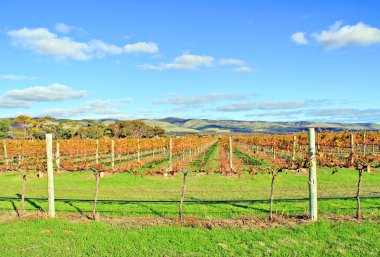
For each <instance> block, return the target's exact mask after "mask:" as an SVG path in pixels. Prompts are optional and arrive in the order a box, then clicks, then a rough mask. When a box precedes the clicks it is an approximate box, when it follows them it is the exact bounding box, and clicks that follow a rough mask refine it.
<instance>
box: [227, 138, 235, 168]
mask: <svg viewBox="0 0 380 257" xmlns="http://www.w3.org/2000/svg"><path fill="white" fill-rule="evenodd" d="M228 141H229V148H230V149H229V150H230V153H229V155H228V157H229V160H228V161H229V166H230V171H233V169H234V167H233V164H232V158H233V155H232V137H231V136H230V138H229V140H228Z"/></svg>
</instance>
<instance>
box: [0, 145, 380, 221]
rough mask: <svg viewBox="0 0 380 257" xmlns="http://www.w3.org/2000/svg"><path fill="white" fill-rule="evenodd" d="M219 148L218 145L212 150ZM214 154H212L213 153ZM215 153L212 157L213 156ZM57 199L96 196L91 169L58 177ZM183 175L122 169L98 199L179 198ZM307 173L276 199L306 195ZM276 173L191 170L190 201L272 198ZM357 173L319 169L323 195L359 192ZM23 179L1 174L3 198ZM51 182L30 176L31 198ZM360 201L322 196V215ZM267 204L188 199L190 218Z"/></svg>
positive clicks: (288, 180) (374, 180) (372, 189)
mask: <svg viewBox="0 0 380 257" xmlns="http://www.w3.org/2000/svg"><path fill="white" fill-rule="evenodd" d="M215 151H217V148H215V149H214V150H213V152H215ZM211 154H212V153H211ZM211 154H210V155H211ZM54 179H55V197H56V198H76V199H78V198H85V199H92V197H93V193H94V186H95V179H94V176H93V175H92V172H87V171H83V172H64V173H59V174H56V175H55V178H54ZM182 179H183V176H182V175H181V174H176V175H175V176H173V177H168V178H164V177H162V176H140V175H133V174H131V173H119V174H114V175H111V176H107V177H104V178H101V179H100V189H99V199H127V200H179V198H180V193H181V188H182ZM307 179H308V177H307V175H306V174H298V173H295V174H294V173H289V174H280V175H279V176H278V178H277V180H276V186H275V198H282V199H284V198H307V197H308V185H307ZM270 181H271V177H270V175H268V174H263V175H262V174H259V175H255V176H250V175H249V174H246V173H245V174H243V175H242V176H241V177H240V178H239V177H237V176H225V175H220V174H209V175H207V174H205V173H191V174H190V175H188V178H187V190H186V195H185V199H194V200H204V199H209V200H211V199H234V200H235V199H269V193H270ZM356 184H357V172H356V171H354V170H348V169H341V170H340V171H339V172H338V173H337V174H334V175H331V170H330V169H320V172H319V173H318V194H319V197H350V196H351V197H352V196H354V195H355V192H356ZM21 185H22V178H21V176H20V175H19V174H18V173H1V174H0V188H1V196H12V197H15V196H17V195H19V194H20V192H21ZM46 187H47V180H46V177H44V178H30V179H29V180H28V182H27V186H26V196H27V197H46V196H47V189H46ZM362 195H363V196H379V195H380V176H379V174H377V173H364V175H363V188H362ZM56 205H57V207H56V208H57V212H58V213H82V214H88V213H89V212H90V211H91V208H92V203H91V202H87V203H86V202H76V201H73V202H57V204H56ZM362 205H363V211H364V214H365V215H367V216H368V215H369V216H372V217H373V216H375V217H378V216H379V209H380V199H362ZM19 206H20V202H19V201H17V200H14V201H0V212H13V211H14V210H15V209H18V208H19ZM39 208H42V209H44V210H47V203H46V201H35V200H33V201H30V202H27V203H26V209H27V210H28V211H30V212H35V211H36V210H37V209H39ZM355 208H356V201H355V200H354V199H347V200H320V201H319V212H320V214H321V215H328V214H348V215H353V214H354V213H355ZM267 210H268V203H267V202H254V203H204V204H200V203H186V204H185V207H184V211H185V214H186V215H187V216H189V215H193V216H197V217H201V218H207V217H220V218H231V217H243V216H258V217H266V216H267V215H268V213H267ZM274 210H275V212H278V213H280V214H285V215H293V216H294V215H301V214H304V213H305V212H307V211H308V202H307V201H305V200H304V201H281V202H276V203H275V205H274ZM98 211H99V212H100V213H101V214H102V215H114V216H176V215H177V212H178V204H177V203H128V204H122V203H99V204H98Z"/></svg>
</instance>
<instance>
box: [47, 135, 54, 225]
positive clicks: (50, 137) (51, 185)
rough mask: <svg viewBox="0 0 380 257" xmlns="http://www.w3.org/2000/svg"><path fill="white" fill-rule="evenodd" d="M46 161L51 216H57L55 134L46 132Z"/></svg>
mask: <svg viewBox="0 0 380 257" xmlns="http://www.w3.org/2000/svg"><path fill="white" fill-rule="evenodd" d="M46 162H47V176H48V205H49V217H51V218H54V217H55V205H54V173H53V135H52V134H46Z"/></svg>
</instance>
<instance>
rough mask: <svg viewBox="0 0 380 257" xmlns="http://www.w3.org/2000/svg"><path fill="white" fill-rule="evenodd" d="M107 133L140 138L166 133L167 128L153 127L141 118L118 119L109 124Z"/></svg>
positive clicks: (114, 135) (120, 136)
mask: <svg viewBox="0 0 380 257" xmlns="http://www.w3.org/2000/svg"><path fill="white" fill-rule="evenodd" d="M105 133H106V134H109V135H110V136H111V137H118V138H124V137H130V136H134V137H138V138H146V137H147V138H151V137H155V136H163V135H165V130H164V129H162V128H160V127H157V126H156V127H151V126H148V125H146V124H145V123H144V122H143V121H141V120H131V121H116V122H115V123H112V124H110V125H109V126H108V128H107V129H106V132H105Z"/></svg>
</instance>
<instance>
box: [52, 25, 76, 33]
mask: <svg viewBox="0 0 380 257" xmlns="http://www.w3.org/2000/svg"><path fill="white" fill-rule="evenodd" d="M72 29H73V27H72V26H69V25H67V24H64V23H57V24H56V25H55V30H56V31H57V32H60V33H64V34H66V33H69V32H70V31H71V30H72Z"/></svg>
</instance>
